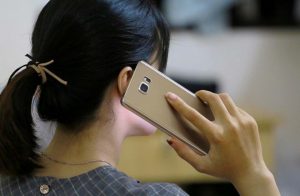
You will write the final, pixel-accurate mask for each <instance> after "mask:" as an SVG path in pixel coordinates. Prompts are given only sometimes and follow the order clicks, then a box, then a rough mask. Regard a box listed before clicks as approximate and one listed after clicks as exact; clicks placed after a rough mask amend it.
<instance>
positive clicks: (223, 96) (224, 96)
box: [219, 92, 230, 99]
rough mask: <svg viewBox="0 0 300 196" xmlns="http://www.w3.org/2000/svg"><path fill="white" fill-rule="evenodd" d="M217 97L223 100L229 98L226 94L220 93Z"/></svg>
mask: <svg viewBox="0 0 300 196" xmlns="http://www.w3.org/2000/svg"><path fill="white" fill-rule="evenodd" d="M219 96H220V97H221V98H224V99H229V98H230V96H229V94H228V93H226V92H224V93H220V94H219Z"/></svg>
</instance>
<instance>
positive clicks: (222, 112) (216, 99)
mask: <svg viewBox="0 0 300 196" xmlns="http://www.w3.org/2000/svg"><path fill="white" fill-rule="evenodd" d="M196 95H197V96H198V97H199V98H200V99H201V100H202V101H204V102H206V103H208V105H209V107H210V108H211V111H212V113H213V115H214V117H215V119H216V120H221V121H223V120H228V119H229V118H230V114H229V112H228V110H227V108H226V106H225V104H224V103H223V100H222V99H221V97H220V96H219V95H218V94H215V93H212V92H209V91H204V90H201V91H198V92H197V93H196Z"/></svg>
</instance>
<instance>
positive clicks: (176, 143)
mask: <svg viewBox="0 0 300 196" xmlns="http://www.w3.org/2000/svg"><path fill="white" fill-rule="evenodd" d="M167 142H168V143H169V145H170V146H171V147H172V148H173V149H174V150H175V151H176V153H177V154H178V156H180V157H181V158H182V159H184V160H185V161H187V162H188V163H189V164H190V165H192V166H193V167H194V168H195V169H196V170H197V171H199V172H206V170H207V169H206V168H207V166H208V164H207V163H208V160H207V157H206V156H200V155H199V154H198V153H196V152H195V151H194V150H192V149H191V148H190V147H189V146H188V145H186V144H185V143H183V142H181V141H180V140H178V139H176V138H171V139H168V140H167Z"/></svg>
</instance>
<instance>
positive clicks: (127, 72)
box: [118, 66, 133, 96]
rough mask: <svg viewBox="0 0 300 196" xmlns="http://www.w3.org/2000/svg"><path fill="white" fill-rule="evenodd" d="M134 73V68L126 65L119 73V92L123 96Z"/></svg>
mask: <svg viewBox="0 0 300 196" xmlns="http://www.w3.org/2000/svg"><path fill="white" fill-rule="evenodd" d="M132 73H133V71H132V68H131V67H129V66H127V67H124V68H123V69H122V70H121V71H120V73H119V75H118V92H119V94H120V96H123V95H124V94H125V91H126V89H127V86H128V84H129V81H130V79H131V77H132Z"/></svg>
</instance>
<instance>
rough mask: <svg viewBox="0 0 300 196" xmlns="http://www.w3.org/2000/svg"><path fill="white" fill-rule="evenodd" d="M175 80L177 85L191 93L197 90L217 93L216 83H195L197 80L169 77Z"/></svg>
mask: <svg viewBox="0 0 300 196" xmlns="http://www.w3.org/2000/svg"><path fill="white" fill-rule="evenodd" d="M170 78H172V79H173V80H175V81H176V82H177V83H179V84H180V85H182V86H183V87H185V88H187V89H189V90H190V91H191V92H193V93H195V92H197V91H199V90H208V91H211V92H214V93H217V92H218V91H219V85H218V84H217V82H216V81H213V80H212V81H197V80H187V79H179V78H176V77H172V76H171V77H170Z"/></svg>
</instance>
